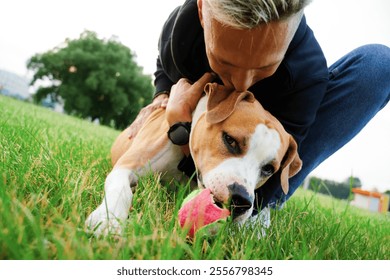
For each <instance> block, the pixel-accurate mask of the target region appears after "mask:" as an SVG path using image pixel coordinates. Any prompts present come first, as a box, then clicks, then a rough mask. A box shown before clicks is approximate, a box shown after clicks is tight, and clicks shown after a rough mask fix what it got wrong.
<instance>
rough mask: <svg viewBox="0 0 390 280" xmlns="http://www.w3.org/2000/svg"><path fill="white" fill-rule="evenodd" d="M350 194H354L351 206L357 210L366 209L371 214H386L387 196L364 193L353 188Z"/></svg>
mask: <svg viewBox="0 0 390 280" xmlns="http://www.w3.org/2000/svg"><path fill="white" fill-rule="evenodd" d="M352 192H353V193H354V194H355V197H354V199H353V201H352V202H351V205H354V206H356V207H359V208H363V209H367V210H370V211H372V212H381V213H384V212H387V211H388V209H389V196H388V195H385V194H382V193H379V192H370V191H364V190H362V189H359V188H353V189H352Z"/></svg>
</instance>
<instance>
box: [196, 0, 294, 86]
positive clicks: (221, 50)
mask: <svg viewBox="0 0 390 280" xmlns="http://www.w3.org/2000/svg"><path fill="white" fill-rule="evenodd" d="M202 2H203V3H202ZM198 7H199V16H200V20H201V24H202V26H203V29H204V36H205V44H206V53H207V58H208V60H209V64H210V67H211V69H212V70H213V71H214V72H215V73H217V74H218V76H219V77H220V78H221V80H222V82H223V83H224V85H225V86H226V87H227V88H231V89H236V90H237V91H246V90H248V88H249V87H251V86H252V85H254V84H255V83H256V82H258V81H260V80H262V79H264V78H267V77H269V76H271V75H273V74H274V73H275V72H276V70H277V68H278V67H279V65H280V63H281V62H282V60H283V58H284V55H285V53H286V51H287V48H288V46H289V44H290V42H291V40H292V38H293V36H294V34H295V31H296V29H297V27H298V25H299V22H300V18H301V15H300V14H297V15H294V16H292V17H290V18H289V19H286V20H283V21H278V22H271V23H269V24H261V25H260V26H259V27H256V28H253V29H242V30H239V29H235V28H232V27H230V26H226V25H224V24H222V23H220V22H219V21H217V20H215V19H214V18H213V16H212V13H211V12H210V10H209V6H208V4H207V2H206V1H198Z"/></svg>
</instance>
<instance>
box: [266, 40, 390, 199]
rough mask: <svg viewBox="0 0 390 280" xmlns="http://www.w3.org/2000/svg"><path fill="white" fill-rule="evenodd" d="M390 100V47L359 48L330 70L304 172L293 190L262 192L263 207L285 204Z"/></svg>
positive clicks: (306, 144)
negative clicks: (309, 176)
mask: <svg viewBox="0 0 390 280" xmlns="http://www.w3.org/2000/svg"><path fill="white" fill-rule="evenodd" d="M389 98H390V48H388V47H386V46H383V45H366V46H363V47H360V48H358V49H356V50H354V51H352V52H351V53H349V54H347V55H346V56H344V57H342V58H341V59H340V60H338V61H337V62H335V63H334V64H333V65H332V66H331V67H330V68H329V84H328V88H327V92H326V94H325V97H324V100H323V101H322V103H321V105H320V108H319V110H318V113H317V117H316V120H315V122H314V123H313V125H312V126H311V128H310V130H309V132H308V136H307V137H306V138H305V140H304V141H303V142H302V144H301V148H300V153H299V155H300V157H301V159H302V161H303V166H302V170H301V171H300V172H299V173H298V174H297V175H295V176H294V177H292V178H290V180H289V183H290V189H289V192H288V194H287V195H284V193H283V191H282V190H281V188H277V189H274V190H272V191H266V192H263V198H262V199H263V200H262V203H261V204H262V205H264V206H266V205H269V206H274V205H277V204H278V203H281V204H283V203H284V202H285V201H286V200H287V199H289V198H290V197H291V196H292V195H293V193H294V192H295V190H296V189H297V188H298V187H299V186H300V185H301V184H302V182H303V180H304V179H305V178H306V176H308V175H309V173H310V172H311V171H312V170H314V169H315V168H316V167H317V166H318V165H319V164H320V163H321V162H323V161H324V160H325V159H327V158H328V157H329V156H331V155H332V154H333V153H335V152H336V151H337V150H339V149H340V148H341V147H343V146H344V145H345V144H346V143H348V142H349V141H350V140H351V139H352V138H353V137H354V136H355V135H356V134H358V133H359V131H360V130H362V128H363V127H364V126H365V125H366V124H367V123H368V122H369V121H370V120H371V119H372V118H373V117H374V116H375V114H376V113H378V111H380V110H381V109H382V108H383V107H385V105H386V104H387V102H388V101H389Z"/></svg>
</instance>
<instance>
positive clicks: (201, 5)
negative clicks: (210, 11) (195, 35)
mask: <svg viewBox="0 0 390 280" xmlns="http://www.w3.org/2000/svg"><path fill="white" fill-rule="evenodd" d="M197 2H198V16H199V21H200V25H202V27H203V14H202V10H203V1H202V0H198V1H197Z"/></svg>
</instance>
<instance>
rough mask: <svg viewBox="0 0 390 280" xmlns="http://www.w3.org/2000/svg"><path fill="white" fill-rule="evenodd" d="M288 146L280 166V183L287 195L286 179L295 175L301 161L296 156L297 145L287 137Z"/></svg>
mask: <svg viewBox="0 0 390 280" xmlns="http://www.w3.org/2000/svg"><path fill="white" fill-rule="evenodd" d="M289 138H290V139H289V146H288V149H287V152H286V154H285V156H284V158H283V161H282V165H281V170H282V172H281V175H280V183H281V185H282V189H283V192H284V194H287V193H288V189H289V183H288V179H289V178H291V177H293V176H294V175H296V174H297V173H298V172H299V170H301V168H302V160H301V159H300V158H299V155H298V145H297V142H295V140H294V138H293V137H292V136H291V135H290V136H289Z"/></svg>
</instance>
